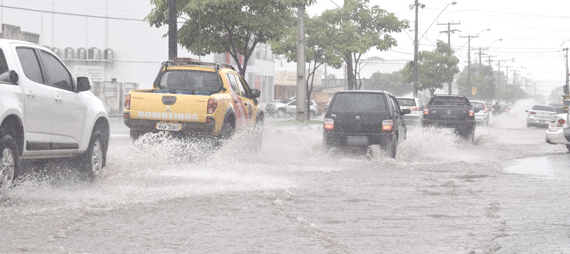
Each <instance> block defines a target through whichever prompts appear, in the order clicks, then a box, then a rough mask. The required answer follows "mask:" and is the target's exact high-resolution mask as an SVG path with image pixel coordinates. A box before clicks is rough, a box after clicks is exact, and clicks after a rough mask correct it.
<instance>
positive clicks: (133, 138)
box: [129, 129, 146, 143]
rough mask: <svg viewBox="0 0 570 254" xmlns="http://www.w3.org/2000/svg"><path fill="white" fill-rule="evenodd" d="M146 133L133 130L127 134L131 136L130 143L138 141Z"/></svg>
mask: <svg viewBox="0 0 570 254" xmlns="http://www.w3.org/2000/svg"><path fill="white" fill-rule="evenodd" d="M145 133H146V132H145V131H139V130H133V129H131V130H130V132H129V134H130V136H131V142H133V143H134V142H135V141H137V140H139V138H140V137H141V136H142V135H144V134H145Z"/></svg>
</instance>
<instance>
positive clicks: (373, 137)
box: [323, 90, 410, 158]
mask: <svg viewBox="0 0 570 254" xmlns="http://www.w3.org/2000/svg"><path fill="white" fill-rule="evenodd" d="M409 113H410V110H409V109H404V110H400V106H399V105H398V101H397V100H396V98H395V97H394V96H393V95H392V94H390V93H388V92H382V91H354V90H351V91H341V92H337V93H336V94H335V95H334V96H333V98H332V100H331V102H330V106H329V107H328V110H327V112H326V113H325V119H324V130H323V147H324V148H325V149H326V150H328V149H330V148H331V147H344V146H361V147H366V146H369V145H373V144H379V145H380V146H382V147H383V148H384V149H385V151H386V152H387V154H388V155H389V156H390V157H392V158H394V157H396V148H397V146H398V143H399V142H401V141H403V140H404V139H405V138H406V132H407V129H406V125H405V124H404V121H403V120H402V116H403V115H405V114H409Z"/></svg>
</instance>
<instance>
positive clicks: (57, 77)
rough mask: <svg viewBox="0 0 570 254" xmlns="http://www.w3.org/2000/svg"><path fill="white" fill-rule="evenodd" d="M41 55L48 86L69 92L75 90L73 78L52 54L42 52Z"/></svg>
mask: <svg viewBox="0 0 570 254" xmlns="http://www.w3.org/2000/svg"><path fill="white" fill-rule="evenodd" d="M41 55H42V60H43V63H44V67H45V71H46V76H47V85H48V86H51V87H55V88H59V89H63V90H68V91H73V90H75V89H74V86H73V78H72V76H71V74H70V73H69V72H68V71H67V69H66V68H65V66H64V65H63V64H62V63H61V62H60V61H59V60H57V58H55V57H54V56H53V55H51V54H50V53H47V52H45V51H43V50H42V51H41Z"/></svg>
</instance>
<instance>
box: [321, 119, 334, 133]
mask: <svg viewBox="0 0 570 254" xmlns="http://www.w3.org/2000/svg"><path fill="white" fill-rule="evenodd" d="M323 123H324V125H323V126H324V128H325V130H327V131H332V130H334V119H330V118H325V120H324V121H323Z"/></svg>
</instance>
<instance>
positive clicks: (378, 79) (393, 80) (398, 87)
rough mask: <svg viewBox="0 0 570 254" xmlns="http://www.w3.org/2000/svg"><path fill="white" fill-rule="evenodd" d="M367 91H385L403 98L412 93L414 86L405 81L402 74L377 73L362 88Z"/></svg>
mask: <svg viewBox="0 0 570 254" xmlns="http://www.w3.org/2000/svg"><path fill="white" fill-rule="evenodd" d="M362 89H367V90H384V91H388V92H391V93H393V94H394V95H396V96H402V95H405V94H408V93H410V92H412V84H411V83H409V82H405V81H404V77H403V76H402V73H400V72H398V71H395V72H392V73H381V72H379V71H378V72H375V73H374V74H372V76H371V77H370V80H369V81H368V82H366V83H364V85H363V86H362Z"/></svg>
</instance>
